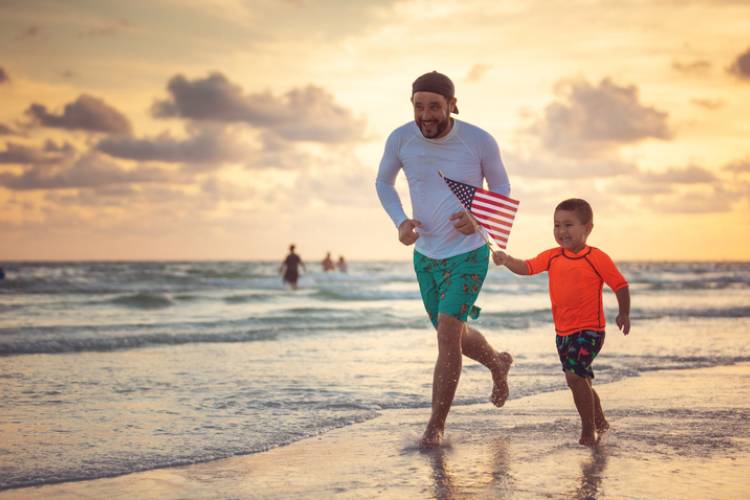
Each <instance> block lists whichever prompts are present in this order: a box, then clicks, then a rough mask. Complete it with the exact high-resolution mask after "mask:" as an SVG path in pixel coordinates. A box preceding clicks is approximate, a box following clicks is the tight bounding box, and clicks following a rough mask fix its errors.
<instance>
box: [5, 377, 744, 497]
mask: <svg viewBox="0 0 750 500" xmlns="http://www.w3.org/2000/svg"><path fill="white" fill-rule="evenodd" d="M597 389H598V391H599V394H600V396H601V398H602V401H603V404H604V406H605V408H606V409H607V416H608V418H609V420H610V424H611V425H612V428H611V430H610V431H609V432H608V433H606V434H605V435H604V437H603V438H602V441H601V442H600V444H599V445H598V446H596V447H595V448H593V449H589V448H585V447H582V446H580V445H578V444H577V438H578V432H579V427H578V425H579V422H578V418H577V415H576V413H575V409H574V407H573V405H572V400H571V397H570V395H569V394H568V393H567V391H555V392H551V393H545V394H539V395H534V396H529V397H525V398H520V399H516V400H512V401H510V402H508V404H507V405H506V407H505V408H502V409H496V408H494V407H492V406H491V405H489V404H484V405H472V406H464V407H459V408H456V409H455V410H454V411H453V412H452V413H451V415H450V418H449V427H448V433H447V442H446V444H445V445H444V446H442V447H440V448H438V449H434V450H430V451H419V450H418V449H417V447H416V446H415V443H416V440H417V438H418V436H419V433H420V432H421V430H422V428H423V425H424V422H425V420H426V418H427V416H428V412H427V410H425V409H414V410H389V411H385V412H383V414H382V415H380V416H379V417H377V418H374V419H372V420H369V421H367V422H363V423H359V424H355V425H352V426H348V427H345V428H340V429H337V430H333V431H330V432H328V433H326V434H324V435H322V436H317V437H313V438H309V439H305V440H302V441H298V442H296V443H293V444H291V445H289V446H284V447H279V448H275V449H273V450H269V451H267V452H263V453H258V454H253V455H249V456H243V457H234V458H230V459H225V460H219V461H215V462H210V463H205V464H198V465H193V466H185V467H176V468H168V469H159V470H153V471H148V472H142V473H135V474H129V475H125V476H120V477H116V478H105V479H97V480H93V481H81V482H72V483H64V484H59V485H49V486H42V487H33V488H25V489H19V490H14V491H6V492H3V493H0V498H2V499H6V498H7V499H15V498H175V499H176V498H336V497H340V498H581V499H583V498H613V499H614V498H643V499H649V498H662V499H672V498H673V499H688V498H696V499H699V498H727V499H735V498H747V489H748V487H749V486H750V479H748V478H750V365H747V364H743V365H735V366H722V367H714V368H700V369H684V370H668V371H661V372H654V373H648V374H645V375H643V376H641V377H635V378H630V379H627V380H622V381H619V382H614V383H611V384H604V385H601V386H598V388H597Z"/></svg>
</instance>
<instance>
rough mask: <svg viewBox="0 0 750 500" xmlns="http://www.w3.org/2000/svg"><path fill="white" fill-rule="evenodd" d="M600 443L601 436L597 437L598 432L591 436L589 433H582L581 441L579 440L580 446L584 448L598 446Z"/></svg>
mask: <svg viewBox="0 0 750 500" xmlns="http://www.w3.org/2000/svg"><path fill="white" fill-rule="evenodd" d="M598 442H599V436H597V435H596V432H593V433H591V434H588V433H584V432H582V433H581V439H579V440H578V444H580V445H583V446H596V443H598Z"/></svg>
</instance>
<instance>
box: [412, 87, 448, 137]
mask: <svg viewBox="0 0 750 500" xmlns="http://www.w3.org/2000/svg"><path fill="white" fill-rule="evenodd" d="M411 102H412V104H413V105H414V121H415V122H417V126H418V127H419V130H421V131H422V135H423V136H425V137H426V138H428V139H438V138H440V137H443V136H444V135H446V134H447V133H448V132H449V131H450V124H451V110H452V109H453V106H455V104H456V98H455V97H453V98H452V99H451V100H450V101H447V100H446V99H445V97H444V96H442V95H441V94H436V93H434V92H415V93H414V95H413V96H411Z"/></svg>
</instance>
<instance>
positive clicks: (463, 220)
mask: <svg viewBox="0 0 750 500" xmlns="http://www.w3.org/2000/svg"><path fill="white" fill-rule="evenodd" d="M450 220H454V221H456V222H455V224H453V227H455V228H456V229H458V230H459V231H460V232H461V233H463V234H474V233H475V232H476V230H477V228H476V222H474V220H473V219H472V218H471V216H470V215H469V213H468V212H466V211H465V210H462V211H461V212H456V213H455V214H453V215H451V216H450Z"/></svg>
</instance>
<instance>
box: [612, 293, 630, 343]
mask: <svg viewBox="0 0 750 500" xmlns="http://www.w3.org/2000/svg"><path fill="white" fill-rule="evenodd" d="M615 296H616V297H617V305H618V306H619V308H620V311H619V313H618V314H617V319H616V322H617V327H618V328H619V329H620V330H622V333H623V334H625V335H627V334H628V333H630V287H627V286H624V287H622V288H620V289H619V290H617V291H616V292H615Z"/></svg>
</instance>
